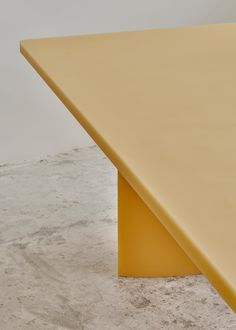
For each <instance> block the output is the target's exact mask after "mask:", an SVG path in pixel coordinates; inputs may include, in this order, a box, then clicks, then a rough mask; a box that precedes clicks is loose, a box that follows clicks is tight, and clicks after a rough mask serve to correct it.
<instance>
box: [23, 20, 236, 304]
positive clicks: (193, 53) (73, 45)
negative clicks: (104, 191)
mask: <svg viewBox="0 0 236 330" xmlns="http://www.w3.org/2000/svg"><path fill="white" fill-rule="evenodd" d="M21 51H22V53H23V54H24V56H25V57H26V58H27V60H28V61H29V62H30V63H31V64H32V65H33V66H34V68H35V69H36V70H37V71H38V73H39V74H40V75H41V76H42V77H43V79H44V80H45V81H46V82H47V83H48V85H49V86H50V87H51V88H52V89H53V90H54V91H55V93H56V94H57V95H58V97H59V98H60V99H61V100H62V101H63V102H64V104H65V105H66V106H67V107H68V109H69V110H70V111H71V112H72V113H73V115H74V116H75V117H76V118H77V119H78V120H79V121H80V123H81V124H82V125H83V126H84V127H85V129H86V130H87V131H88V133H89V134H90V135H91V136H92V137H93V138H94V140H95V141H96V142H97V143H98V145H99V146H100V147H101V148H102V149H103V150H104V151H105V153H106V154H107V155H108V157H110V159H111V160H112V161H113V163H114V164H115V166H116V167H117V168H118V170H119V171H120V173H121V174H122V176H123V177H124V178H125V179H126V180H127V181H128V182H129V184H130V185H131V186H132V187H133V189H134V190H135V191H136V192H137V193H138V194H139V196H140V197H141V198H142V199H143V200H144V202H145V203H146V204H147V205H148V207H149V208H150V209H151V210H152V212H153V213H154V214H155V215H156V217H157V218H158V219H160V221H161V222H162V224H163V225H164V226H165V227H166V228H167V230H168V231H169V232H170V233H171V234H172V235H173V237H174V238H175V240H176V241H177V242H178V243H179V245H180V246H181V247H182V248H183V249H184V251H185V252H186V253H187V254H188V256H189V257H190V258H191V259H192V260H193V262H194V263H195V264H196V265H197V267H198V268H199V269H200V270H201V271H202V272H203V273H204V274H205V275H206V276H207V277H208V278H209V280H210V281H211V282H212V283H213V285H214V286H215V287H216V288H217V289H218V291H219V292H220V293H221V295H222V296H223V297H224V298H225V299H226V301H227V302H228V303H229V304H230V305H231V307H232V308H233V309H234V310H236V263H235V260H236V256H235V255H236V24H225V25H211V26H199V27H191V28H178V29H164V30H149V31H138V32H125V33H111V34H102V35H89V36H73V37H63V38H49V39H38V40H25V41H23V42H22V43H21ZM29 93H30V91H29ZM52 126H53V123H52Z"/></svg>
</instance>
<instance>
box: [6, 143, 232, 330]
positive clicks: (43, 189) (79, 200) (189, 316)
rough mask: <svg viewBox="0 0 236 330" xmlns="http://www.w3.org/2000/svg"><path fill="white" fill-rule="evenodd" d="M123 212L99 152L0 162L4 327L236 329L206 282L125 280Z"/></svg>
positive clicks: (194, 278)
mask: <svg viewBox="0 0 236 330" xmlns="http://www.w3.org/2000/svg"><path fill="white" fill-rule="evenodd" d="M116 206H117V205H116V170H115V169H114V167H113V166H112V165H111V163H110V162H109V161H108V160H107V158H106V157H105V156H104V155H103V154H102V152H101V151H99V149H98V148H97V147H90V148H86V149H81V150H73V151H71V152H68V153H63V154H59V155H56V156H51V157H48V158H47V159H43V160H40V161H31V162H22V163H16V164H2V165H1V166H0V246H1V254H0V329H1V330H8V329H9V330H15V329H25V330H29V329H30V330H34V329H43V330H55V329H86V330H87V329H92V330H93V329H94V330H113V329H119V330H126V329H127V330H129V329H140V330H154V329H158V330H159V329H169V330H177V329H207V330H210V329H220V330H223V329H236V315H235V314H234V313H233V312H232V311H231V310H230V309H229V307H227V306H226V305H225V303H224V302H223V300H222V299H221V298H220V297H219V295H218V294H217V293H216V292H215V290H214V289H213V288H212V287H211V285H210V284H209V283H208V281H207V280H206V279H205V278H204V277H203V276H189V277H178V278H154V279H133V278H118V277H117V274H116V272H117V228H116V220H117V219H116Z"/></svg>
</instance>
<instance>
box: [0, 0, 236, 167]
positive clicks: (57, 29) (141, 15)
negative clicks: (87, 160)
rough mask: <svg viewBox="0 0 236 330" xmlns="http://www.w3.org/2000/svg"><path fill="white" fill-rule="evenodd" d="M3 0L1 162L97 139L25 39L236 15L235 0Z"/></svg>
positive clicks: (229, 18) (228, 18)
mask: <svg viewBox="0 0 236 330" xmlns="http://www.w3.org/2000/svg"><path fill="white" fill-rule="evenodd" d="M0 4H1V7H0V163H3V162H8V161H14V160H23V159H31V158H39V157H44V156H45V155H47V154H51V153H56V152H60V151H65V150H68V149H71V148H74V147H83V146H86V145H90V144H93V141H92V140H91V139H90V138H89V137H88V136H87V134H86V133H85V132H84V131H83V129H82V128H81V127H80V126H79V125H78V123H77V122H76V121H75V119H74V118H73V117H72V116H71V115H70V114H69V112H68V111H67V110H66V109H65V108H64V106H63V105H62V104H61V103H60V101H59V100H58V99H57V97H56V96H55V95H54V94H53V93H52V92H51V91H50V90H49V88H48V87H47V86H46V85H45V83H44V82H43V81H42V80H41V79H40V78H39V77H38V75H37V74H36V73H35V72H34V71H33V69H32V68H31V67H30V65H29V64H28V63H27V62H26V61H25V60H24V58H23V57H22V55H20V53H19V44H18V43H19V40H20V39H26V38H34V37H35V38H37V37H48V36H59V35H69V34H82V33H94V32H106V31H124V30H133V29H144V28H154V27H167V26H178V25H190V24H199V23H210V22H227V21H234V20H235V21H236V1H235V0H40V1H39V0H0Z"/></svg>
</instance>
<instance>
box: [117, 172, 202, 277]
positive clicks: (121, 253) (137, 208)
mask: <svg viewBox="0 0 236 330" xmlns="http://www.w3.org/2000/svg"><path fill="white" fill-rule="evenodd" d="M118 273H119V275H120V276H143V277H147V276H150V277H152V276H153V277H154V276H177V275H190V274H199V273H200V272H199V270H198V269H197V267H196V266H195V265H194V264H193V263H192V261H191V260H190V259H189V257H188V256H187V255H186V254H185V252H184V251H183V250H182V249H181V248H180V246H179V245H178V244H177V243H176V241H175V240H174V239H173V238H172V236H171V235H170V234H169V233H168V231H167V230H166V229H165V228H164V226H163V225H162V224H161V223H160V221H159V220H158V219H157V218H156V216H155V215H154V214H153V213H152V212H151V211H150V210H149V208H148V207H147V206H146V205H145V203H144V202H143V201H142V199H141V198H140V197H139V196H138V195H137V193H136V192H135V191H134V190H133V189H132V188H131V186H130V185H129V184H128V182H127V181H126V180H125V179H124V178H123V177H122V176H121V174H120V173H119V174H118Z"/></svg>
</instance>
